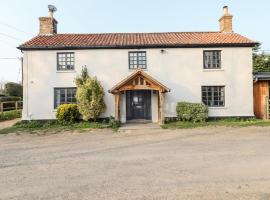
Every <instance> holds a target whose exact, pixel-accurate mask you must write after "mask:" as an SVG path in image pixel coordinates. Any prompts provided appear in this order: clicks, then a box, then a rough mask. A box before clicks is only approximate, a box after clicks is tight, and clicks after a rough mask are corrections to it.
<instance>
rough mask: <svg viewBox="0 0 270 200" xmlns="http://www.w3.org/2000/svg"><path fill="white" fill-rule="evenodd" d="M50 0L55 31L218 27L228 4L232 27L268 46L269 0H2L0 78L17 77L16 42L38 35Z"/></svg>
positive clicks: (196, 29)
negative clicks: (55, 8)
mask: <svg viewBox="0 0 270 200" xmlns="http://www.w3.org/2000/svg"><path fill="white" fill-rule="evenodd" d="M48 4H53V5H55V6H56V7H57V8H58V11H57V12H56V14H55V18H56V19H57V20H58V22H59V24H58V32H59V33H101V32H163V31H164V32H168V31H218V30H219V24H218V19H219V17H220V16H221V14H222V7H223V6H224V5H228V6H229V11H230V13H231V14H233V15H234V24H233V25H234V31H235V32H237V33H240V34H242V35H244V36H247V37H249V38H251V39H253V40H256V41H259V42H261V43H262V44H263V46H262V49H265V50H270V28H269V21H270V12H269V10H270V1H269V0H257V1H255V0H188V1H187V0H136V1H134V0H132V1H131V0H76V1H74V0H50V1H49V0H8V1H7V0H1V12H0V82H1V81H19V80H20V77H21V76H20V62H19V60H18V59H16V58H17V57H20V56H21V53H20V51H19V50H17V49H16V46H18V45H19V44H20V43H22V42H23V41H26V40H28V39H30V38H31V37H33V36H34V35H36V34H37V33H38V30H39V22H38V17H41V16H47V15H48V9H47V5H48ZM3 8H4V9H3ZM3 58H11V59H3Z"/></svg>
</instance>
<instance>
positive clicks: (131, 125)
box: [119, 123, 161, 131]
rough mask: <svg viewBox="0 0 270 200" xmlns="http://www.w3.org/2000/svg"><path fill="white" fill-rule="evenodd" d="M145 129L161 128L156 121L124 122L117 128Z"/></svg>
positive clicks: (125, 129)
mask: <svg viewBox="0 0 270 200" xmlns="http://www.w3.org/2000/svg"><path fill="white" fill-rule="evenodd" d="M147 129H161V128H160V126H159V124H156V123H126V124H123V125H122V126H121V127H120V128H119V131H127V130H147Z"/></svg>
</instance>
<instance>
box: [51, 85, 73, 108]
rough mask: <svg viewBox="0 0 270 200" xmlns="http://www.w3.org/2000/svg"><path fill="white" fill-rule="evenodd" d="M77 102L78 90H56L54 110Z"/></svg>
mask: <svg viewBox="0 0 270 200" xmlns="http://www.w3.org/2000/svg"><path fill="white" fill-rule="evenodd" d="M76 102H77V101H76V88H54V108H57V107H58V106H59V105H61V104H72V103H76Z"/></svg>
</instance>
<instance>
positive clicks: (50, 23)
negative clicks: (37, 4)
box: [39, 5, 58, 35]
mask: <svg viewBox="0 0 270 200" xmlns="http://www.w3.org/2000/svg"><path fill="white" fill-rule="evenodd" d="M48 8H49V16H48V17H40V18H39V35H51V34H56V33H57V23H58V22H57V21H56V20H55V19H54V18H53V13H54V12H55V11H56V7H54V6H52V5H49V6H48Z"/></svg>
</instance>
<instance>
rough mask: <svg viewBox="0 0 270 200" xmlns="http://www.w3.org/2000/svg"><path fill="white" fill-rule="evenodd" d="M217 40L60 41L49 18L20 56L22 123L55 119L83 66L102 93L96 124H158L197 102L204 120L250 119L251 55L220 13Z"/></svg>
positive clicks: (73, 37) (71, 99)
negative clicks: (111, 120)
mask: <svg viewBox="0 0 270 200" xmlns="http://www.w3.org/2000/svg"><path fill="white" fill-rule="evenodd" d="M223 9H224V13H223V16H222V17H221V18H220V20H219V23H220V30H219V31H217V32H164V33H104V34H58V33H57V21H56V20H55V19H54V18H53V12H52V11H51V12H50V16H49V17H41V18H40V19H39V20H40V33H39V35H37V36H36V37H34V38H33V39H31V40H29V41H27V42H26V43H24V44H22V45H20V46H19V47H18V48H19V49H20V50H21V51H22V52H23V55H24V56H23V87H24V94H23V98H24V105H23V117H22V118H23V120H30V119H32V120H44V119H55V114H56V108H57V106H58V105H60V104H64V103H75V102H76V99H75V93H76V85H75V82H74V79H75V78H76V76H77V75H78V74H79V73H80V72H81V69H82V66H87V68H88V71H89V73H90V75H91V76H96V77H97V78H98V80H100V81H101V84H102V86H103V88H104V90H105V93H106V94H105V103H106V105H107V110H106V112H104V113H103V114H102V116H100V117H102V118H103V117H109V116H115V118H116V119H117V120H121V122H123V123H125V122H126V121H129V120H149V121H152V122H159V123H163V122H164V119H165V118H169V117H176V104H177V102H180V101H187V102H203V103H205V104H206V105H208V106H209V116H210V117H229V116H243V117H244V116H254V113H253V82H252V47H254V46H255V45H256V42H254V41H252V40H250V39H248V38H246V37H244V36H241V35H239V34H237V33H234V32H233V29H232V18H233V16H232V15H230V14H229V13H228V8H227V7H224V8H223Z"/></svg>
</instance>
